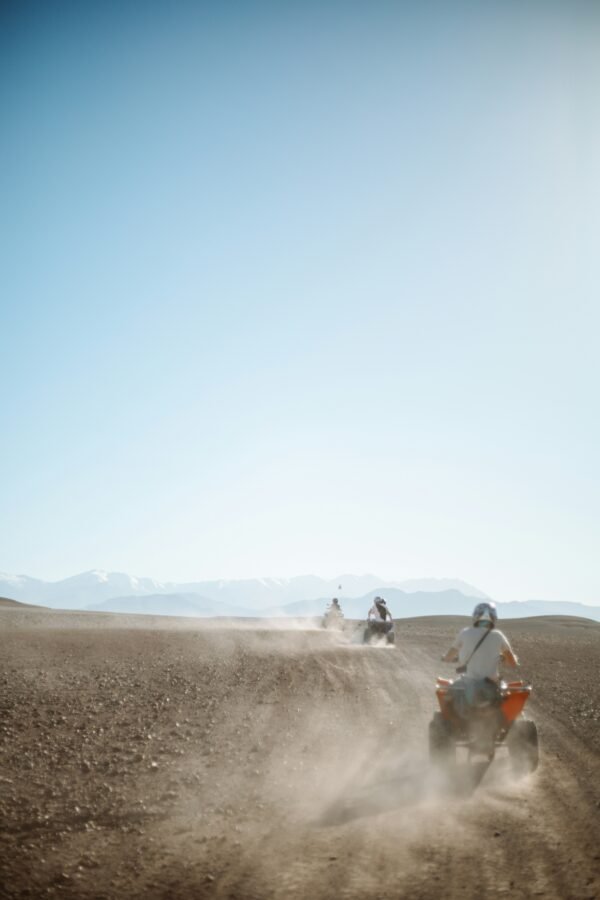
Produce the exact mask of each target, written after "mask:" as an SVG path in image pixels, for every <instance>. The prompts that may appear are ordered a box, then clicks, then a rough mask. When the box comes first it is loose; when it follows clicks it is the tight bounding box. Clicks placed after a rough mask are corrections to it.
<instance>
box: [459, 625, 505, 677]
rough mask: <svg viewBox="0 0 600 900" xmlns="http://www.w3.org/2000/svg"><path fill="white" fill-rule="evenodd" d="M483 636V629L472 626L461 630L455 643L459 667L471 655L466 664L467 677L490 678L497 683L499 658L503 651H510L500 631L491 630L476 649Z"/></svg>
mask: <svg viewBox="0 0 600 900" xmlns="http://www.w3.org/2000/svg"><path fill="white" fill-rule="evenodd" d="M484 634H485V632H484V630H483V628H475V627H474V626H472V625H471V626H469V627H468V628H463V630H462V631H461V632H460V634H459V636H458V642H457V649H458V662H459V664H460V665H461V666H463V665H465V663H466V662H467V660H468V659H469V657H470V656H471V654H473V656H472V657H471V659H470V661H469V662H468V663H467V675H468V676H469V677H471V678H492V679H493V680H494V681H497V680H498V678H499V668H498V666H499V662H500V656H501V655H502V653H503V651H504V650H505V649H510V644H509V643H508V641H507V639H506V638H505V636H504V635H503V634H502V632H501V631H498V629H497V628H493V629H491V630H490V631H489V632H488V633H487V635H486V637H485V640H484V641H482V643H481V644H480V645H479V647H477V644H478V643H479V641H480V640H481V638H482V637H483V635H484ZM475 647H477V650H475ZM473 651H475V652H473Z"/></svg>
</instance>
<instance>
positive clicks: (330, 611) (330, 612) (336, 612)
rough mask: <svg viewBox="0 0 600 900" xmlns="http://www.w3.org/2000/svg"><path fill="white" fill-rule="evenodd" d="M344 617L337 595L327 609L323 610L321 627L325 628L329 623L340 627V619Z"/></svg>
mask: <svg viewBox="0 0 600 900" xmlns="http://www.w3.org/2000/svg"><path fill="white" fill-rule="evenodd" d="M343 618H344V613H343V612H342V607H341V606H340V601H339V600H338V598H337V597H334V598H333V600H332V601H331V603H330V604H329V606H328V607H327V609H326V610H325V615H324V616H323V627H324V628H327V626H328V625H329V624H332V625H337V627H341V624H342V619H343Z"/></svg>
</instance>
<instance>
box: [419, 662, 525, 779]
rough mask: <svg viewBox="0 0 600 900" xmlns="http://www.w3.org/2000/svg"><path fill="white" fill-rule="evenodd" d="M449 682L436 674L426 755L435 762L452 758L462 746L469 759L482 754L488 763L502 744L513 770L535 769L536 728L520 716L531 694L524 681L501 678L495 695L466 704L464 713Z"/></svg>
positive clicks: (449, 762) (522, 772) (445, 763)
mask: <svg viewBox="0 0 600 900" xmlns="http://www.w3.org/2000/svg"><path fill="white" fill-rule="evenodd" d="M452 685H453V682H452V681H451V680H449V679H447V678H438V679H437V685H436V694H437V699H438V703H439V706H440V711H439V712H436V713H434V716H433V720H432V721H431V722H430V723H429V757H430V759H431V761H432V762H433V763H435V764H436V765H442V766H448V765H452V764H453V763H454V762H455V761H456V748H457V747H466V749H467V751H468V756H469V762H471V761H472V760H473V759H474V758H476V757H480V758H481V757H483V758H484V759H487V761H488V762H489V763H491V762H492V760H493V759H494V755H495V752H496V748H497V747H502V746H506V747H507V749H508V753H509V756H510V760H511V764H512V768H513V771H514V772H515V774H517V775H526V774H529V773H530V772H534V771H535V770H536V769H537V766H538V761H539V746H538V732H537V728H536V725H535V722H532V721H531V719H525V718H524V717H523V708H524V706H525V704H526V703H527V700H528V699H529V695H530V694H531V684H529V683H527V682H525V681H509V682H508V683H506V682H504V681H502V682H500V685H499V694H498V699H497V700H495V701H493V700H489V699H488V700H487V701H482V702H480V703H475V704H474V705H472V706H470V707H469V712H468V715H467V716H466V717H462V716H460V715H458V713H457V712H456V710H455V705H454V702H453V691H452Z"/></svg>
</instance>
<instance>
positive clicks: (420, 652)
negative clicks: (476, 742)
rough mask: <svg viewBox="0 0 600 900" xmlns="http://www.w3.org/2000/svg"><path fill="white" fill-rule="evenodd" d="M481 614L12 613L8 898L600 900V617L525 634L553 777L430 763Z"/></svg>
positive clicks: (3, 763) (3, 830)
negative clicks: (378, 631) (370, 641)
mask: <svg viewBox="0 0 600 900" xmlns="http://www.w3.org/2000/svg"><path fill="white" fill-rule="evenodd" d="M462 623H463V620H459V619H450V618H448V619H443V618H436V619H413V620H406V621H400V622H399V623H398V625H397V632H398V646H397V648H396V649H390V648H386V649H378V648H369V647H362V646H358V645H355V644H353V643H351V642H350V640H349V638H348V636H347V635H345V634H339V633H330V632H324V631H320V630H317V629H313V630H310V629H307V630H301V629H293V628H292V629H290V630H285V629H284V628H282V627H281V623H279V627H278V628H272V629H267V628H264V627H262V628H257V627H254V628H253V627H250V626H248V627H243V628H240V627H237V628H232V627H226V626H225V625H224V624H222V623H221V624H219V623H218V622H217V623H214V622H213V623H211V622H206V621H203V620H170V619H164V618H162V619H151V618H146V617H125V616H121V617H120V616H111V615H95V614H91V613H88V614H85V613H60V612H55V611H45V610H40V609H36V608H30V609H23V608H18V607H11V606H9V605H4V606H2V607H1V608H0V717H1V718H0V895H1V896H2V897H40V896H43V897H54V896H60V897H81V898H88V897H89V898H91V897H94V898H102V897H104V898H112V897H127V898H131V897H140V898H141V897H144V898H158V897H164V898H167V897H169V898H171V897H175V898H177V897H181V898H184V897H185V898H187V897H194V898H202V897H218V898H226V897H227V898H238V900H246V898H284V897H285V898H287V897H292V898H304V897H306V898H309V897H310V898H315V900H317V898H331V897H337V898H344V897H347V898H351V897H356V898H399V897H406V898H411V900H413V898H437V897H448V898H454V897H456V898H458V897H460V898H461V900H462V898H464V900H467V898H473V900H474V898H483V897H497V896H499V895H504V894H506V895H507V896H510V897H511V898H529V897H536V896H539V897H545V898H557V900H558V898H560V900H566V898H593V897H596V898H600V679H599V678H598V664H599V660H600V625H598V624H595V623H585V622H583V621H582V620H574V619H558V620H550V619H544V620H540V621H535V620H519V621H513V622H509V623H504V626H503V627H504V630H505V631H506V633H507V634H508V636H509V637H510V638H511V640H512V643H513V646H514V647H515V649H516V651H517V652H518V653H519V654H520V655H521V657H522V659H523V663H524V674H525V675H526V676H528V677H530V678H531V679H532V680H533V683H534V691H535V693H534V696H533V699H532V701H531V703H530V706H529V712H530V714H531V715H532V716H533V717H534V718H535V720H536V721H537V723H538V726H539V730H540V736H541V746H542V758H541V763H540V768H539V769H538V771H537V772H536V773H535V774H534V775H532V776H529V777H527V778H524V779H521V780H515V779H514V777H513V776H512V775H511V773H510V769H509V766H508V764H507V760H506V759H505V756H504V753H505V751H504V752H503V753H501V754H499V755H498V756H497V758H496V760H495V762H494V764H493V765H492V767H491V768H490V769H489V770H488V772H487V773H486V775H485V777H484V779H483V781H482V782H481V783H480V784H479V785H477V784H475V782H474V781H473V780H470V779H469V778H468V777H467V776H466V772H465V771H463V772H462V774H461V773H460V772H459V773H458V775H457V777H455V778H452V779H444V778H443V776H441V775H440V774H439V773H436V772H435V771H433V770H432V769H431V768H430V766H429V763H428V760H427V749H426V747H427V723H428V721H429V719H430V717H431V713H432V711H433V710H434V708H435V697H434V693H433V679H434V676H435V674H436V673H440V674H446V675H450V674H451V673H452V671H453V670H452V668H451V667H450V666H446V665H444V664H442V663H439V662H437V660H438V659H439V656H440V654H441V653H442V651H443V650H445V649H446V647H447V645H448V644H449V642H450V640H451V638H452V637H453V636H454V634H455V632H456V630H457V628H458V627H459V626H460V625H462Z"/></svg>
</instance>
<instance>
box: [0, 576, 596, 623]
mask: <svg viewBox="0 0 600 900" xmlns="http://www.w3.org/2000/svg"><path fill="white" fill-rule="evenodd" d="M377 594H383V595H384V596H385V598H386V600H387V603H388V606H389V608H390V609H391V611H392V614H393V615H394V616H395V617H397V618H408V617H412V616H439V615H469V614H470V613H471V612H472V610H473V606H474V605H475V603H476V602H477V601H478V600H481V599H486V595H485V594H484V593H483V592H482V591H479V590H478V589H477V588H476V587H473V585H470V584H467V583H466V582H463V581H459V580H456V579H422V580H414V579H413V580H410V581H404V582H402V581H400V582H396V581H386V580H385V579H382V578H378V577H377V576H376V575H359V576H357V575H341V576H340V577H339V578H335V579H331V580H327V579H323V578H318V577H316V576H314V575H308V576H300V577H297V578H290V579H276V578H264V579H246V580H239V581H201V582H190V583H179V584H177V583H173V582H159V581H155V580H154V579H152V578H135V577H133V576H131V575H126V574H124V573H120V572H103V571H100V570H93V571H91V572H84V573H82V574H81V575H75V576H73V577H71V578H66V579H64V580H62V581H55V582H47V581H42V580H40V579H36V578H29V577H28V576H26V575H6V574H3V573H0V596H5V597H10V598H12V599H13V600H19V601H21V602H26V603H35V604H38V605H41V606H48V607H51V608H53V609H77V610H94V611H99V612H121V613H138V614H139V613H144V614H148V615H171V616H202V617H208V616H238V617H261V616H265V617H270V618H274V617H286V616H293V617H306V616H318V615H320V614H321V613H322V612H323V611H324V609H325V606H326V604H327V603H328V601H329V600H330V599H331V597H333V596H338V597H339V598H340V601H341V604H342V608H343V610H344V614H345V616H346V617H347V618H350V619H360V618H364V617H365V616H366V613H367V611H368V609H369V607H370V606H371V604H372V602H373V597H375V596H376V595H377ZM497 606H498V613H499V615H500V617H501V618H523V617H526V616H547V615H561V616H581V617H585V618H588V619H594V620H596V621H600V607H596V606H586V605H585V604H582V603H569V602H560V601H543V600H529V601H526V602H523V603H498V604H497Z"/></svg>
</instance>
